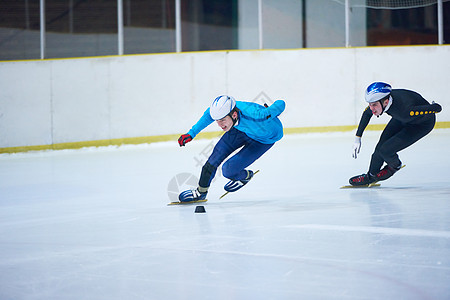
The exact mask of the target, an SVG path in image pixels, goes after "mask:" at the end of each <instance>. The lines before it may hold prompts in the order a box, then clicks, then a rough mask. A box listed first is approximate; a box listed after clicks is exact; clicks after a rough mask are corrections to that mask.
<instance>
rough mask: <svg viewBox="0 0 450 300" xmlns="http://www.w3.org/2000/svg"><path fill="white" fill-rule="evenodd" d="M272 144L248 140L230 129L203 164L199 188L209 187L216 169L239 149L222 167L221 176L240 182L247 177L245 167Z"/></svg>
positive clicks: (243, 135)
mask: <svg viewBox="0 0 450 300" xmlns="http://www.w3.org/2000/svg"><path fill="white" fill-rule="evenodd" d="M273 145H274V144H263V143H260V142H257V141H255V140H254V139H251V138H249V137H248V136H247V135H246V134H245V133H244V132H242V131H239V130H237V129H236V128H234V127H233V128H231V129H230V130H229V131H228V132H226V133H225V134H224V135H223V136H222V137H221V138H220V140H219V142H217V144H216V146H215V147H214V150H213V152H212V154H211V156H210V157H209V158H208V161H207V162H206V163H205V165H204V166H203V169H202V173H201V175H200V181H199V186H201V187H209V185H210V184H211V181H212V179H213V178H214V176H215V174H216V170H217V167H218V166H219V165H220V164H221V163H222V162H223V161H224V160H225V159H226V158H227V157H228V156H230V155H231V153H233V152H234V151H236V150H237V149H239V148H241V147H242V149H241V150H239V152H238V153H236V154H235V155H233V157H231V158H230V159H229V160H227V161H226V162H225V163H224V164H223V166H222V174H223V176H225V177H226V178H228V179H231V180H242V179H245V178H246V177H247V171H246V170H245V168H246V167H248V166H249V165H251V164H252V163H253V162H254V161H255V160H257V159H258V158H260V157H261V155H263V154H264V153H265V152H266V151H267V150H269V149H270V148H271V147H272V146H273Z"/></svg>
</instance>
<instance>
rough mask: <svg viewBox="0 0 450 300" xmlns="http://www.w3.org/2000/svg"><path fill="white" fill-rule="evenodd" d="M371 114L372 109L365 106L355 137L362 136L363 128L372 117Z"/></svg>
mask: <svg viewBox="0 0 450 300" xmlns="http://www.w3.org/2000/svg"><path fill="white" fill-rule="evenodd" d="M372 115H373V114H372V111H371V110H370V108H369V106H367V107H366V109H365V110H364V112H363V114H362V116H361V120H360V121H359V125H358V129H357V130H356V136H357V137H362V135H363V132H364V130H365V129H366V127H367V125H368V124H369V121H370V118H372Z"/></svg>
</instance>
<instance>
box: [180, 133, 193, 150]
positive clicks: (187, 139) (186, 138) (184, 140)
mask: <svg viewBox="0 0 450 300" xmlns="http://www.w3.org/2000/svg"><path fill="white" fill-rule="evenodd" d="M190 141H192V136H191V135H190V134H182V135H181V136H180V138H179V139H178V144H180V147H182V146H184V145H186V143H189V142H190Z"/></svg>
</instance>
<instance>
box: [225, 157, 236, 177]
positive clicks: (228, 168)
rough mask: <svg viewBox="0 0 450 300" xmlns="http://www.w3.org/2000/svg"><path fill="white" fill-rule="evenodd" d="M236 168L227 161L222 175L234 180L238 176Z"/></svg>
mask: <svg viewBox="0 0 450 300" xmlns="http://www.w3.org/2000/svg"><path fill="white" fill-rule="evenodd" d="M236 171H237V170H236V168H235V167H234V166H233V165H232V164H231V163H230V161H227V162H225V163H224V164H223V166H222V175H223V176H224V177H225V178H228V179H233V178H234V177H235V175H236Z"/></svg>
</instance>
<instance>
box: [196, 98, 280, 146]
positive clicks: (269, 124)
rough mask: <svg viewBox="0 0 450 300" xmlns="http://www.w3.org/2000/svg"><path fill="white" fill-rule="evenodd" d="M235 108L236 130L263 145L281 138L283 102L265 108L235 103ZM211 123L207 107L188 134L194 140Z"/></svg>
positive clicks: (240, 102)
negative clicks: (237, 112) (237, 111)
mask: <svg viewBox="0 0 450 300" xmlns="http://www.w3.org/2000/svg"><path fill="white" fill-rule="evenodd" d="M236 107H237V108H238V109H239V121H238V123H237V125H236V126H234V127H235V128H236V129H237V130H239V131H242V132H244V133H245V134H247V136H248V137H250V138H252V139H254V140H255V141H258V142H260V143H263V144H273V143H275V142H276V141H279V140H280V139H281V138H282V137H283V125H282V124H281V121H280V120H279V119H278V116H279V115H280V114H281V113H282V112H283V111H284V109H285V107H286V104H285V102H284V101H283V100H277V101H275V102H274V103H273V104H272V105H271V106H269V107H267V108H266V107H264V106H262V105H260V104H257V103H253V102H243V101H236ZM213 122H214V120H213V118H211V115H210V114H209V107H208V109H206V111H205V113H204V114H203V116H202V117H201V118H200V120H198V122H197V123H196V124H195V125H194V126H192V128H191V130H189V132H188V134H189V135H191V136H192V138H194V137H195V136H196V135H197V134H198V133H199V132H200V131H202V130H203V129H205V128H206V127H207V126H209V125H210V124H211V123H213Z"/></svg>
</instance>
